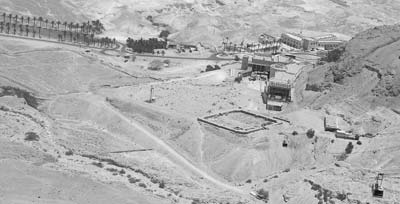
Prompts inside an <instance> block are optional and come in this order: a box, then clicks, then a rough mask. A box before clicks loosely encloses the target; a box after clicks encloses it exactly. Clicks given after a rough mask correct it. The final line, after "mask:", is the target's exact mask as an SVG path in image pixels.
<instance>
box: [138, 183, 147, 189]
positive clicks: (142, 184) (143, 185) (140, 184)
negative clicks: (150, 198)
mask: <svg viewBox="0 0 400 204" xmlns="http://www.w3.org/2000/svg"><path fill="white" fill-rule="evenodd" d="M139 187H142V188H147V186H146V184H144V183H139Z"/></svg>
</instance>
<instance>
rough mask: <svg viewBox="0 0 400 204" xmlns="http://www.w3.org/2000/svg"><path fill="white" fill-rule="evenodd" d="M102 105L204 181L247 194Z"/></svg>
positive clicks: (105, 105)
mask: <svg viewBox="0 0 400 204" xmlns="http://www.w3.org/2000/svg"><path fill="white" fill-rule="evenodd" d="M103 104H104V107H106V108H107V109H108V110H109V111H110V112H112V113H114V114H115V115H117V116H119V117H120V118H121V119H122V120H124V121H125V122H128V123H129V124H131V125H132V126H133V127H134V128H136V129H137V130H139V131H141V132H142V133H144V134H145V135H146V136H147V137H148V138H149V139H151V140H152V141H154V142H155V143H157V144H158V145H160V147H161V148H163V150H165V151H167V152H168V153H169V154H170V155H171V156H172V157H173V158H174V159H175V160H176V161H179V162H180V163H181V164H183V165H185V166H186V167H187V168H189V169H190V170H192V171H194V172H196V173H197V174H198V175H199V176H201V177H203V178H204V179H207V180H209V181H210V182H212V183H214V184H215V185H217V186H219V187H221V188H223V189H227V190H231V191H234V192H236V193H240V194H244V195H247V193H245V192H244V191H243V190H241V189H239V188H236V187H234V186H231V185H228V184H226V183H224V182H222V181H219V180H217V179H215V178H214V177H212V176H210V175H209V174H208V173H206V172H205V171H203V170H201V169H199V168H198V167H196V166H195V165H193V164H192V163H190V162H189V161H188V160H186V159H185V158H184V157H183V156H182V155H180V154H179V153H178V152H176V151H175V150H174V149H173V148H172V147H170V146H169V145H167V144H166V143H165V142H164V141H163V140H161V139H160V138H158V137H157V136H156V135H154V134H152V133H151V132H149V131H148V130H146V128H144V127H143V126H141V125H140V124H139V123H137V122H135V121H133V120H131V119H130V118H128V117H127V116H125V115H124V114H122V113H121V112H120V111H118V110H116V109H115V108H114V107H112V106H111V105H110V104H108V103H107V102H104V103H103Z"/></svg>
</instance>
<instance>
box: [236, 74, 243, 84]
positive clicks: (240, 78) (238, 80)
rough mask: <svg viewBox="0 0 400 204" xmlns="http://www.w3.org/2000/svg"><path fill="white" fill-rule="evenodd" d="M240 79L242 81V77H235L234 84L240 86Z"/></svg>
mask: <svg viewBox="0 0 400 204" xmlns="http://www.w3.org/2000/svg"><path fill="white" fill-rule="evenodd" d="M242 79H243V78H242V76H237V77H235V82H237V83H239V84H240V82H242Z"/></svg>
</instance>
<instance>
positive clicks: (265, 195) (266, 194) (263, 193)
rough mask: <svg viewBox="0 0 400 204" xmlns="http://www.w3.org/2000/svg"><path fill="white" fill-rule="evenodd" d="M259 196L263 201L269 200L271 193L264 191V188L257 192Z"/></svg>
mask: <svg viewBox="0 0 400 204" xmlns="http://www.w3.org/2000/svg"><path fill="white" fill-rule="evenodd" d="M257 195H258V196H260V198H261V199H264V200H268V199H269V192H268V191H267V190H264V189H263V188H261V189H259V190H258V191H257Z"/></svg>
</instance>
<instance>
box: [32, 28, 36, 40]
mask: <svg viewBox="0 0 400 204" xmlns="http://www.w3.org/2000/svg"><path fill="white" fill-rule="evenodd" d="M32 33H33V38H35V36H36V30H35V28H33V29H32Z"/></svg>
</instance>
